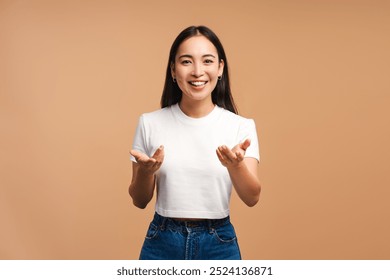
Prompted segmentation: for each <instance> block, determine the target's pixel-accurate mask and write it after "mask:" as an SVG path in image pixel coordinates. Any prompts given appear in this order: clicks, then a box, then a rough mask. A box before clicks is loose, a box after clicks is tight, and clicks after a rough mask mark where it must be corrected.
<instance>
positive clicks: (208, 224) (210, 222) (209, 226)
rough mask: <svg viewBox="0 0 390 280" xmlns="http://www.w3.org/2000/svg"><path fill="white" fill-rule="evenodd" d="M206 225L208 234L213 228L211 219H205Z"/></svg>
mask: <svg viewBox="0 0 390 280" xmlns="http://www.w3.org/2000/svg"><path fill="white" fill-rule="evenodd" d="M207 226H208V228H209V232H210V234H211V233H213V232H214V228H213V220H207Z"/></svg>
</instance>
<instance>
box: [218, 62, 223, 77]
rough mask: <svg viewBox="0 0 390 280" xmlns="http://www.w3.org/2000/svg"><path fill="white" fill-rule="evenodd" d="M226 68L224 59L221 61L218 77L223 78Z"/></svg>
mask: <svg viewBox="0 0 390 280" xmlns="http://www.w3.org/2000/svg"><path fill="white" fill-rule="evenodd" d="M224 66H225V62H224V61H223V59H221V60H220V61H219V67H218V76H222V74H223V67H224Z"/></svg>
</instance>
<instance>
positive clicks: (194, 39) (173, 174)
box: [129, 26, 261, 260]
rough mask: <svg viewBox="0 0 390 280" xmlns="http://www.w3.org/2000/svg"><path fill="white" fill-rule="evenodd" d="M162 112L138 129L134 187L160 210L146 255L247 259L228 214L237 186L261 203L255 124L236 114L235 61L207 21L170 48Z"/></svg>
mask: <svg viewBox="0 0 390 280" xmlns="http://www.w3.org/2000/svg"><path fill="white" fill-rule="evenodd" d="M161 108H162V109H160V110H158V111H154V112H151V113H146V114H143V115H142V116H141V117H140V119H139V123H138V127H137V129H136V133H135V137H134V142H133V149H132V150H131V152H130V153H131V160H132V161H133V178H132V181H131V184H130V187H129V193H130V196H131V197H132V199H133V203H134V205H135V206H137V207H139V208H145V207H146V205H147V204H148V203H149V202H150V201H151V199H152V197H153V193H154V190H155V188H157V201H156V206H155V210H156V212H155V215H154V219H153V221H152V222H151V223H150V226H149V229H148V231H147V234H146V238H145V241H144V244H143V247H142V250H141V254H140V259H217V260H222V259H241V254H240V250H239V247H238V243H237V238H236V234H235V232H234V228H233V226H232V224H231V223H230V219H229V201H230V195H231V191H232V186H234V189H235V190H236V192H237V194H238V195H239V197H240V198H241V200H242V201H243V202H244V203H245V204H247V205H248V206H254V205H255V204H256V203H257V202H258V200H259V196H260V189H261V187H260V183H259V180H258V177H257V165H258V161H259V150H258V141H257V134H256V128H255V123H254V121H253V120H251V119H246V118H243V117H241V116H239V115H237V110H236V107H235V104H234V101H233V98H232V95H231V91H230V84H229V74H228V62H227V59H226V55H225V52H224V49H223V47H222V44H221V43H220V41H219V39H218V38H217V36H216V35H215V34H214V32H212V31H211V30H210V29H209V28H207V27H205V26H191V27H188V28H186V29H185V30H183V31H182V32H181V33H180V34H179V35H178V37H177V38H176V40H175V41H174V42H173V45H172V47H171V50H170V54H169V60H168V67H167V72H166V78H165V85H164V90H163V94H162V98H161Z"/></svg>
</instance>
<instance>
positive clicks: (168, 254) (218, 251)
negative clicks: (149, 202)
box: [140, 213, 241, 260]
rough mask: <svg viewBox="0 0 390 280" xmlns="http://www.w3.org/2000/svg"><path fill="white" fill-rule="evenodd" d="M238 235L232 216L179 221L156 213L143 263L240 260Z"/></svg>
mask: <svg viewBox="0 0 390 280" xmlns="http://www.w3.org/2000/svg"><path fill="white" fill-rule="evenodd" d="M240 259H241V254H240V249H239V247H238V243H237V237H236V233H235V231H234V228H233V225H232V224H231V223H230V219H229V217H226V218H223V219H218V220H203V221H187V222H184V221H177V220H174V219H171V218H166V217H163V216H160V215H159V214H157V213H155V214H154V218H153V221H152V222H151V223H150V225H149V228H148V231H147V233H146V237H145V241H144V244H143V246H142V250H141V254H140V260H240Z"/></svg>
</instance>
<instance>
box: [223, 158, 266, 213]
mask: <svg viewBox="0 0 390 280" xmlns="http://www.w3.org/2000/svg"><path fill="white" fill-rule="evenodd" d="M227 169H228V172H229V175H230V179H231V180H232V183H233V186H234V188H235V190H236V192H237V194H238V196H239V197H240V198H241V200H242V201H243V202H244V203H245V204H246V205H248V206H250V207H252V206H254V205H256V204H257V202H258V201H259V198H260V192H261V185H260V182H259V179H258V176H257V174H256V173H257V172H256V170H257V161H256V160H255V159H245V160H243V161H242V162H240V164H238V165H235V166H231V167H228V168H227Z"/></svg>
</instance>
